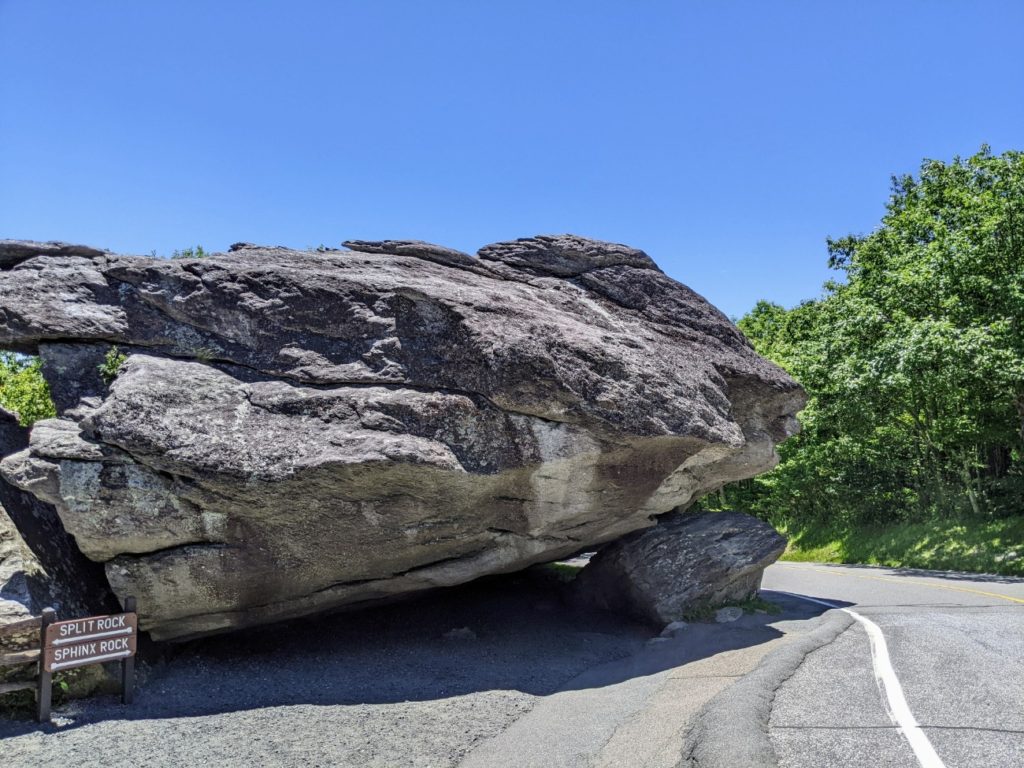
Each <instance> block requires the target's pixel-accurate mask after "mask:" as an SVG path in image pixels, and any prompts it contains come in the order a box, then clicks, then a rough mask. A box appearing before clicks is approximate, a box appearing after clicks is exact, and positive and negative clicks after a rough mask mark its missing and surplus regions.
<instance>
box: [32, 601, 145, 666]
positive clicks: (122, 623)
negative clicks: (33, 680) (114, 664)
mask: <svg viewBox="0 0 1024 768" xmlns="http://www.w3.org/2000/svg"><path fill="white" fill-rule="evenodd" d="M137 635H138V617H137V616H136V614H135V613H115V614H113V615H110V616H87V617H86V618H83V619H70V620H67V621H55V622H53V623H51V624H49V625H47V627H46V636H45V638H44V643H43V669H44V671H46V672H60V671H62V670H65V669H74V668H75V667H84V666H86V665H88V664H102V663H104V662H107V661H123V660H125V659H128V658H131V657H132V656H134V655H135V642H136V637H137Z"/></svg>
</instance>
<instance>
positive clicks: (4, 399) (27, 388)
mask: <svg viewBox="0 0 1024 768" xmlns="http://www.w3.org/2000/svg"><path fill="white" fill-rule="evenodd" d="M0 406H3V407H4V408H6V409H7V410H9V411H14V412H15V413H17V414H18V419H19V421H20V422H21V423H22V424H23V425H25V426H28V425H30V424H32V423H33V422H36V421H38V420H39V419H47V418H51V417H53V416H56V411H55V410H54V407H53V400H51V399H50V388H49V386H48V385H47V383H46V380H45V379H44V378H43V374H42V372H41V365H40V362H39V358H38V357H26V356H24V355H17V354H15V353H13V352H0Z"/></svg>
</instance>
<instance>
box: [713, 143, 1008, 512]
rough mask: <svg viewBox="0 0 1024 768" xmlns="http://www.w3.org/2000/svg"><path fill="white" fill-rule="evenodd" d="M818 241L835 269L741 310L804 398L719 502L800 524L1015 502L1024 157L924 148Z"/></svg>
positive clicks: (743, 324)
mask: <svg viewBox="0 0 1024 768" xmlns="http://www.w3.org/2000/svg"><path fill="white" fill-rule="evenodd" d="M828 248H829V255H830V262H829V263H830V265H831V266H832V267H833V268H835V269H837V270H840V271H841V272H843V273H844V274H845V278H846V279H845V281H843V282H831V283H828V284H827V285H826V286H825V294H824V296H823V297H822V298H820V299H818V300H815V301H809V302H805V303H803V304H801V305H799V306H798V307H795V308H794V309H790V310H786V309H783V308H782V307H779V306H777V305H773V304H769V303H767V302H760V303H758V305H757V306H756V307H754V309H753V310H752V311H751V312H750V313H749V314H748V315H746V316H745V317H743V318H742V319H741V320H740V321H739V323H738V325H739V327H740V328H741V329H742V330H743V331H744V333H745V334H746V335H747V336H748V337H749V338H750V340H751V341H752V342H753V344H754V346H755V348H756V349H757V350H758V351H759V352H760V353H761V354H763V355H765V356H767V357H769V358H770V359H772V360H774V361H775V362H777V363H778V364H779V365H781V366H782V367H784V368H785V369H786V370H788V371H789V372H790V373H791V374H792V375H793V376H794V377H795V378H797V379H798V380H799V381H800V382H801V383H802V384H803V385H804V387H805V388H806V389H807V391H808V394H809V396H810V401H809V403H808V406H807V408H806V410H805V411H804V412H803V413H802V414H801V417H800V420H801V422H802V425H803V432H802V433H801V434H800V435H799V436H797V437H795V438H793V439H791V440H789V441H787V442H786V443H784V444H783V445H782V446H781V447H780V455H781V457H782V461H781V463H780V465H779V466H778V467H777V468H776V469H775V470H773V471H772V472H770V473H767V474H765V475H763V476H761V477H759V478H756V479H754V480H752V481H746V482H744V483H740V484H737V485H734V486H730V487H728V488H727V489H725V491H724V493H725V497H726V503H727V504H731V505H732V506H737V507H741V508H748V509H752V510H753V511H755V512H756V513H758V514H760V515H761V516H763V517H765V518H766V519H768V520H770V521H771V522H773V523H775V524H777V525H781V526H785V527H788V528H790V530H795V531H803V530H810V529H813V528H815V527H816V526H820V525H821V524H822V523H825V522H827V523H828V525H830V526H838V527H839V528H841V529H843V530H849V531H853V530H857V529H860V528H862V527H863V526H866V525H867V526H871V525H874V526H877V525H883V524H889V523H894V522H908V521H934V520H958V519H973V520H978V519H991V518H994V517H998V516H1005V515H1019V514H1020V513H1021V510H1022V508H1024V442H1022V433H1024V154H1022V153H1020V152H1008V153H1006V154H1004V155H1000V156H993V155H992V154H991V152H990V151H989V150H988V149H987V148H983V149H982V151H981V152H979V153H978V154H976V155H974V156H973V157H970V158H968V159H966V160H964V159H960V158H956V159H954V160H953V161H952V162H950V163H942V162H938V161H926V162H925V163H924V164H923V165H922V166H921V171H920V174H919V175H918V176H917V177H911V176H906V177H902V178H896V179H893V185H892V195H891V197H890V199H889V203H888V206H887V212H886V214H885V216H884V217H883V219H882V222H881V225H880V226H879V227H878V228H877V229H876V230H875V231H874V232H872V233H871V234H869V235H864V236H852V235H851V236H848V237H844V238H840V239H835V240H829V241H828ZM712 501H713V502H714V503H715V504H719V505H720V504H721V503H722V501H721V500H720V499H715V500H709V501H708V502H707V505H708V506H711V505H712Z"/></svg>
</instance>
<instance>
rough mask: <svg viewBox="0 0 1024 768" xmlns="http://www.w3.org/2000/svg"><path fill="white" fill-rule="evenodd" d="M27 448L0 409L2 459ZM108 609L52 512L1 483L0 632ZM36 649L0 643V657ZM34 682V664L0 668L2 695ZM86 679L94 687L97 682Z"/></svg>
mask: <svg viewBox="0 0 1024 768" xmlns="http://www.w3.org/2000/svg"><path fill="white" fill-rule="evenodd" d="M27 445H28V430H27V429H24V428H22V427H21V426H20V425H19V424H18V421H17V418H16V417H15V416H14V414H12V413H9V412H8V411H6V410H4V409H3V408H0V456H4V455H8V454H11V453H14V452H16V451H20V450H22V449H24V448H25V447H26V446H27ZM111 605H112V601H111V600H110V595H109V590H108V589H107V587H106V579H105V577H104V575H103V569H102V567H101V566H99V565H98V564H96V563H92V562H89V561H88V560H86V559H85V558H84V557H83V556H82V554H81V553H80V552H79V551H78V549H77V547H76V546H75V543H74V540H73V539H72V538H71V537H70V536H68V534H67V533H66V532H65V531H64V528H63V526H62V525H61V522H60V519H59V518H58V517H57V513H56V510H54V508H53V507H52V506H50V505H48V504H46V503H44V502H42V501H40V500H38V499H36V498H35V497H34V496H32V495H30V494H28V493H25V492H23V491H20V490H18V489H17V488H14V487H12V486H10V485H8V484H7V483H5V482H4V481H3V480H0V627H2V626H4V625H6V624H11V623H17V622H19V621H21V620H22V619H25V618H27V617H29V616H38V615H39V614H40V613H41V612H42V610H43V608H47V607H50V608H54V609H55V610H56V611H57V615H58V616H59V617H68V618H69V617H74V616H83V615H87V614H89V613H93V612H96V611H98V610H103V609H105V608H108V607H110V606H111ZM36 647H38V644H37V643H36V637H34V636H32V635H26V634H17V635H6V636H2V637H0V654H5V653H13V652H16V651H21V650H25V649H28V648H36ZM35 676H36V664H35V662H31V663H29V664H23V665H20V666H8V667H0V695H2V693H3V690H4V688H5V685H4V684H6V683H12V682H24V681H31V680H34V679H35ZM76 676H78V677H81V676H80V675H77V673H76ZM88 679H89V680H91V681H93V682H95V681H96V679H97V677H96V676H95V675H90V676H89V677H88ZM86 687H88V685H87V686H86Z"/></svg>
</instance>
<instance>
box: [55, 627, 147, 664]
mask: <svg viewBox="0 0 1024 768" xmlns="http://www.w3.org/2000/svg"><path fill="white" fill-rule="evenodd" d="M134 655H135V635H122V636H121V637H108V638H104V639H102V640H87V641H85V642H84V643H75V644H72V645H61V646H58V647H56V648H47V649H45V650H44V651H43V669H44V670H46V671H47V672H61V671H63V670H65V669H74V668H75V667H84V666H87V665H89V664H103V663H104V662H108V661H123V660H125V659H127V658H129V657H131V656H134Z"/></svg>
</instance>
